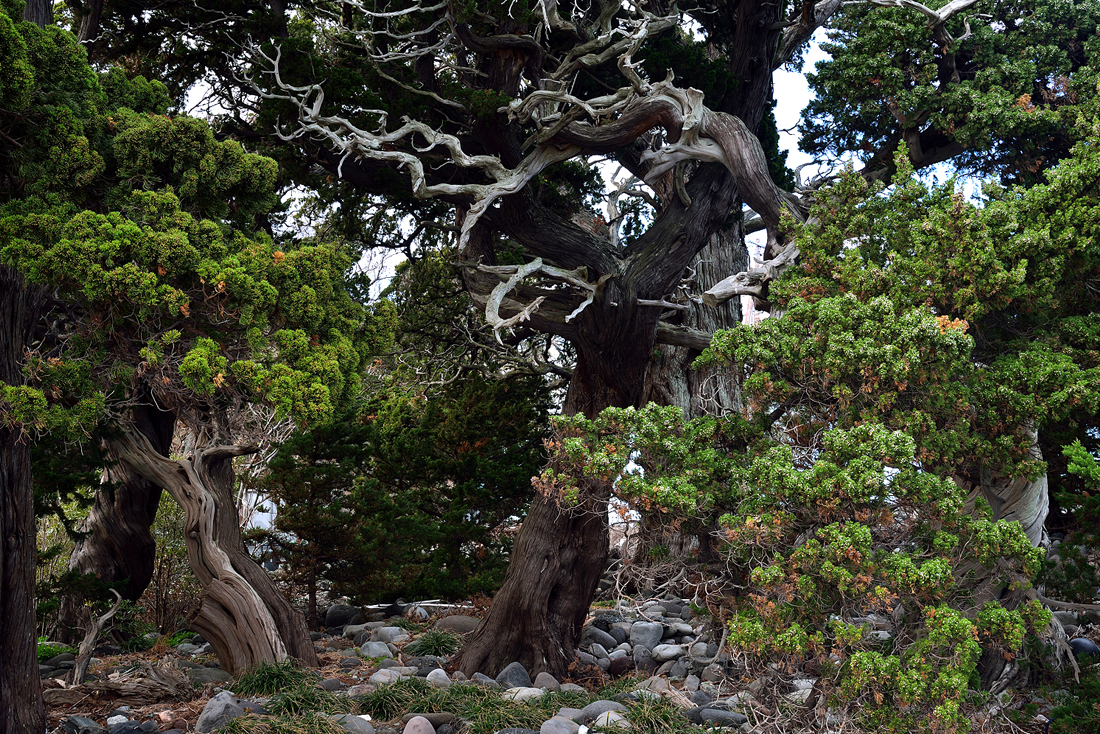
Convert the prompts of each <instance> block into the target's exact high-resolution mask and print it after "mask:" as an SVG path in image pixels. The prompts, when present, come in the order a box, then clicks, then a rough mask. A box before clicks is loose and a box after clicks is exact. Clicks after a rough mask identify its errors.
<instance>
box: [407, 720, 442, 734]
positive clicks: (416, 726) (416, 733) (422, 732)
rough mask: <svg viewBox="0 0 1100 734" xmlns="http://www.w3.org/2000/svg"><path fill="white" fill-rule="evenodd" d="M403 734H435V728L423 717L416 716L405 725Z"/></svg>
mask: <svg viewBox="0 0 1100 734" xmlns="http://www.w3.org/2000/svg"><path fill="white" fill-rule="evenodd" d="M401 734H435V727H434V726H432V722H430V721H428V720H427V719H425V718H424V717H423V716H414V717H412V718H411V719H409V721H408V723H406V724H405V728H404V729H402V730H401Z"/></svg>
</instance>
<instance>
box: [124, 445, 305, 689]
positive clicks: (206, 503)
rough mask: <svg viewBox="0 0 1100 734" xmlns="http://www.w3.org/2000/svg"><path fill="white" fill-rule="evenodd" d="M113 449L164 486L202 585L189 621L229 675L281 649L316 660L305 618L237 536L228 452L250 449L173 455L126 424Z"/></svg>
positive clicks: (214, 448)
mask: <svg viewBox="0 0 1100 734" xmlns="http://www.w3.org/2000/svg"><path fill="white" fill-rule="evenodd" d="M114 448H115V450H117V452H118V455H119V457H120V458H121V459H122V460H123V461H125V462H126V463H127V464H129V465H130V466H131V467H132V468H133V470H134V471H136V472H137V473H138V474H140V475H142V476H144V477H145V478H146V479H148V480H150V481H152V482H155V483H156V484H159V485H160V486H162V487H164V488H165V489H167V490H168V492H169V493H170V494H171V495H172V497H173V499H175V500H176V502H178V503H179V504H180V506H181V507H183V510H184V513H185V517H186V519H185V526H184V535H185V540H186V543H187V555H188V559H189V560H190V563H191V568H192V570H193V571H194V573H195V576H196V578H197V579H198V582H199V584H200V585H201V586H202V588H203V592H204V596H203V600H202V605H201V607H200V608H199V612H198V615H197V616H196V617H195V619H194V620H193V621H192V623H191V626H192V627H193V628H194V629H195V630H196V631H197V632H200V633H201V634H202V635H203V636H204V637H205V638H206V639H207V640H209V641H210V644H211V645H212V646H213V647H214V650H215V652H217V654H218V657H219V658H220V659H221V661H222V664H223V665H224V666H225V668H226V670H228V671H229V672H230V673H231V674H233V675H236V674H238V673H240V672H241V671H243V670H245V669H247V668H250V667H253V666H255V665H257V664H259V663H261V662H278V661H281V660H284V659H285V658H286V657H287V656H288V655H289V656H291V657H294V658H297V659H298V660H300V661H302V662H303V663H305V664H306V665H311V666H316V665H317V664H318V661H317V653H316V650H314V648H313V643H312V641H311V640H310V639H309V631H308V630H307V629H306V624H305V619H304V618H303V617H302V615H301V614H299V613H298V612H297V611H296V610H295V609H294V608H293V607H292V606H291V605H290V603H289V602H288V601H287V600H286V598H285V597H284V596H283V595H282V593H281V592H280V591H279V589H278V588H277V587H276V586H275V583H274V582H273V581H272V580H271V577H270V576H268V574H267V572H266V571H264V570H263V569H262V568H260V566H259V565H258V564H257V563H256V562H255V561H253V560H252V558H251V556H249V555H248V553H247V551H246V550H245V548H244V544H243V543H242V542H241V533H240V527H239V525H238V523H237V510H236V505H235V503H234V501H233V479H234V475H233V458H234V457H235V456H243V455H245V454H249V453H252V452H254V451H255V449H254V448H252V447H247V446H234V445H207V446H203V447H199V448H196V449H195V450H194V453H193V454H192V455H191V456H189V457H187V458H185V459H180V460H178V461H173V460H170V459H167V458H165V457H164V456H162V455H161V454H160V453H159V452H158V451H157V450H156V448H155V447H154V446H153V445H152V444H151V443H150V442H149V440H148V439H147V438H146V437H145V436H144V435H143V434H142V433H141V432H139V431H137V430H136V429H134V428H132V427H131V428H129V429H128V430H126V431H125V432H124V434H123V436H122V437H121V438H119V439H117V440H116V441H114Z"/></svg>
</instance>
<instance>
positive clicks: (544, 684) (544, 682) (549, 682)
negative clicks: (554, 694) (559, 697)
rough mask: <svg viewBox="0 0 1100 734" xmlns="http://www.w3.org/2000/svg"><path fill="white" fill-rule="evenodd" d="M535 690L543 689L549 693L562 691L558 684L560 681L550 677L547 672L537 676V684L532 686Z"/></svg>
mask: <svg viewBox="0 0 1100 734" xmlns="http://www.w3.org/2000/svg"><path fill="white" fill-rule="evenodd" d="M532 685H533V686H534V687H535V688H542V689H543V690H547V691H560V690H561V684H560V683H558V679H557V678H555V677H554V676H552V675H550V674H549V673H547V672H546V671H543V672H541V673H539V674H538V675H536V676H535V682H534V683H533V684H532Z"/></svg>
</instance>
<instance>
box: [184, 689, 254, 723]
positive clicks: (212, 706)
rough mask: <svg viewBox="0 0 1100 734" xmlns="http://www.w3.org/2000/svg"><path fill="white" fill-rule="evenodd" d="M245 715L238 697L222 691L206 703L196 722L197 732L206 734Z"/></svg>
mask: <svg viewBox="0 0 1100 734" xmlns="http://www.w3.org/2000/svg"><path fill="white" fill-rule="evenodd" d="M243 715H244V707H243V706H241V704H240V703H239V702H238V701H237V699H236V697H235V696H234V695H233V694H232V693H230V692H229V691H222V692H221V693H219V694H218V695H216V696H214V697H213V698H211V699H210V700H209V701H207V702H206V706H204V707H203V710H202V713H201V714H199V719H198V721H196V722H195V731H197V732H201V733H202V734H206V733H207V732H212V731H214V730H215V729H217V728H219V727H222V726H225V725H226V724H228V723H229V722H230V721H232V720H233V719H236V718H237V717H239V716H243Z"/></svg>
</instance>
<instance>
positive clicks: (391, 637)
mask: <svg viewBox="0 0 1100 734" xmlns="http://www.w3.org/2000/svg"><path fill="white" fill-rule="evenodd" d="M410 636H411V635H409V633H408V632H406V631H405V630H403V629H401V628H400V627H379V628H378V629H376V630H374V631H373V632H371V635H370V638H371V640H372V641H374V642H389V643H393V644H394V645H396V644H397V643H399V642H404V641H405V640H407V639H409V637H410Z"/></svg>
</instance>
